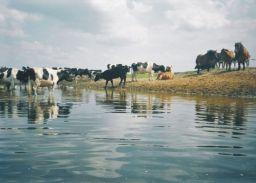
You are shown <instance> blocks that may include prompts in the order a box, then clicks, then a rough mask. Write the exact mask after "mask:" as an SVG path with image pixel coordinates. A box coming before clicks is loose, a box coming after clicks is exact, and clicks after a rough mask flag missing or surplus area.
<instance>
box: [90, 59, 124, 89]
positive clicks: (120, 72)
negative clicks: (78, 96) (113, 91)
mask: <svg viewBox="0 0 256 183" xmlns="http://www.w3.org/2000/svg"><path fill="white" fill-rule="evenodd" d="M128 72H129V67H128V66H126V65H125V66H124V65H122V64H118V65H117V66H115V67H113V68H111V69H108V70H105V71H104V72H102V73H98V74H97V75H96V77H95V79H94V81H95V82H96V81H98V80H100V79H105V80H106V84H105V88H106V87H107V85H108V82H109V81H111V84H112V87H114V85H113V79H115V78H120V83H119V85H121V84H122V82H123V85H125V82H126V75H127V73H128Z"/></svg>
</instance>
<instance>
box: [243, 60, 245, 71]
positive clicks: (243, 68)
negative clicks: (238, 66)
mask: <svg viewBox="0 0 256 183" xmlns="http://www.w3.org/2000/svg"><path fill="white" fill-rule="evenodd" d="M244 69H245V62H243V70H244Z"/></svg>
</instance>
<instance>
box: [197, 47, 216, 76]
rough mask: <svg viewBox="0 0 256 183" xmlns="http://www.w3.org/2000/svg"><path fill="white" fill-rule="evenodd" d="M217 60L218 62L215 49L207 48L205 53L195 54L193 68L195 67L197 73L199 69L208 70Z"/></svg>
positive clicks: (213, 66)
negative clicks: (194, 65)
mask: <svg viewBox="0 0 256 183" xmlns="http://www.w3.org/2000/svg"><path fill="white" fill-rule="evenodd" d="M217 62H218V55H217V51H216V50H208V51H207V53H206V54H204V55H198V56H197V58H196V67H195V69H197V73H198V74H199V72H200V70H205V69H207V70H208V71H209V70H210V69H211V68H215V65H216V63H217Z"/></svg>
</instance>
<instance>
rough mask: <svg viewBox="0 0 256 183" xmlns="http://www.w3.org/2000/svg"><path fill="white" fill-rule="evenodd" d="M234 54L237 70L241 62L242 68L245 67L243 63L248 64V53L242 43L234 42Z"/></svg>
mask: <svg viewBox="0 0 256 183" xmlns="http://www.w3.org/2000/svg"><path fill="white" fill-rule="evenodd" d="M235 54H236V56H235V59H236V60H237V62H238V70H240V68H241V64H243V70H244V69H245V64H247V65H248V66H249V60H250V54H249V51H248V50H247V49H246V48H245V47H244V45H243V44H242V43H235ZM247 62H248V63H247Z"/></svg>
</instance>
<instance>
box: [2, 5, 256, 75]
mask: <svg viewBox="0 0 256 183" xmlns="http://www.w3.org/2000/svg"><path fill="white" fill-rule="evenodd" d="M255 10H256V0H189V1H188V0H72V1H71V0H54V1H53V0H0V56H1V58H0V65H3V66H9V67H21V66H40V67H41V66H44V67H50V66H57V67H64V66H65V67H80V68H89V69H105V68H106V65H107V64H117V63H121V64H127V65H131V64H132V63H133V62H146V61H147V62H155V63H157V64H163V65H173V69H174V71H187V70H193V69H194V67H195V59H196V56H197V55H198V54H204V53H206V51H207V50H209V49H214V50H218V51H220V50H221V49H222V48H227V49H232V50H234V44H235V42H242V43H243V44H244V46H245V47H246V48H248V50H249V52H250V54H251V57H252V58H256V53H255V52H256V39H255V38H256V36H255V35H256V11H255ZM251 63H252V65H253V66H256V61H252V62H251Z"/></svg>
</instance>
